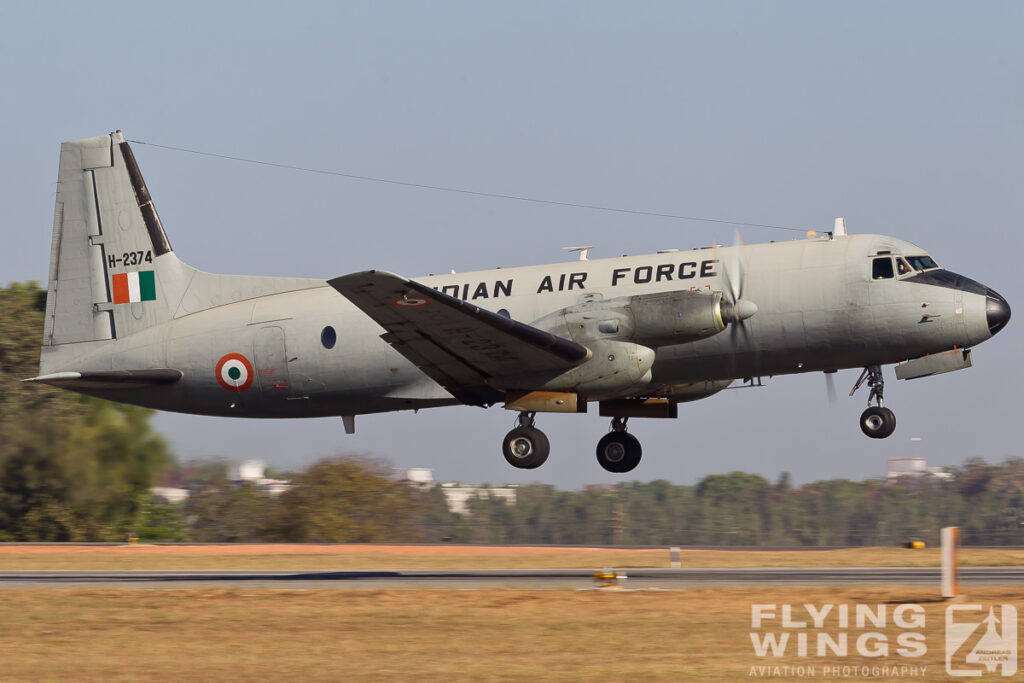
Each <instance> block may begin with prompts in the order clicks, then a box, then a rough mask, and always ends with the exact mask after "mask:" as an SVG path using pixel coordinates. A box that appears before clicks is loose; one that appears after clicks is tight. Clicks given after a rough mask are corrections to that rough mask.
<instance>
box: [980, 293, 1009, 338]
mask: <svg viewBox="0 0 1024 683" xmlns="http://www.w3.org/2000/svg"><path fill="white" fill-rule="evenodd" d="M985 317H986V318H987V319H988V331H989V332H990V333H991V334H995V333H996V332H998V331H999V330H1001V329H1003V328H1004V327H1006V323H1008V322H1010V304H1008V303H1006V299H1004V298H1003V297H1001V296H999V295H998V294H996V293H995V292H993V291H992V290H991V289H990V290H989V292H988V297H987V298H986V299H985Z"/></svg>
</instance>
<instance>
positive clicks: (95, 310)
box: [41, 132, 195, 365]
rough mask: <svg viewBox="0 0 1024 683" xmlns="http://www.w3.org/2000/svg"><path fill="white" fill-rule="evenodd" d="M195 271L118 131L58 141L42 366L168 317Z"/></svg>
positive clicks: (157, 322)
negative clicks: (179, 254)
mask: <svg viewBox="0 0 1024 683" xmlns="http://www.w3.org/2000/svg"><path fill="white" fill-rule="evenodd" d="M194 273H195V271H194V270H193V269H191V268H189V267H188V266H185V265H184V264H183V263H181V262H180V261H179V260H178V259H177V258H176V257H175V256H174V252H173V251H172V250H171V245H170V242H169V241H168V239H167V235H166V234H165V233H164V229H163V226H162V225H161V223H160V217H159V216H158V215H157V213H156V208H155V207H154V206H153V201H152V198H151V197H150V196H149V190H148V189H147V188H146V183H145V181H144V180H143V179H142V174H141V173H140V172H139V168H138V165H137V164H136V163H135V157H134V155H133V154H132V150H131V148H130V147H129V146H128V143H127V142H126V141H125V139H124V137H122V135H121V133H120V132H117V133H111V134H110V135H101V136H99V137H94V138H85V139H83V140H75V141H72V142H65V143H63V144H62V145H61V149H60V170H59V172H58V176H57V201H56V204H55V207H54V212H53V242H52V246H51V251H50V282H49V288H48V291H47V297H46V325H45V328H44V332H43V358H42V363H41V364H42V365H45V364H46V360H47V355H48V354H47V352H48V351H50V352H57V351H60V353H55V355H59V356H61V357H67V356H68V355H78V353H81V352H84V351H87V350H88V348H91V347H93V346H94V345H95V342H103V341H107V340H111V339H116V338H118V337H124V336H127V335H129V334H132V333H134V332H138V331H140V330H143V329H145V328H147V327H151V326H153V325H158V324H160V323H162V322H165V321H167V320H170V319H171V318H172V317H173V314H174V310H175V308H176V307H177V305H178V302H179V301H180V300H181V297H182V295H183V293H184V291H185V289H186V287H187V286H188V283H189V281H190V279H191V277H192V275H193V274H194ZM66 345H81V346H77V347H67V346H66ZM58 347H64V348H61V349H58ZM87 347H88V348H87Z"/></svg>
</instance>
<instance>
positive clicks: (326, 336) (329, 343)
mask: <svg viewBox="0 0 1024 683" xmlns="http://www.w3.org/2000/svg"><path fill="white" fill-rule="evenodd" d="M320 343H321V344H323V345H324V348H325V349H333V348H334V345H335V344H337V343H338V333H337V332H335V331H334V328H333V327H331V326H330V325H328V326H327V327H325V328H324V329H323V331H322V332H321V333H320Z"/></svg>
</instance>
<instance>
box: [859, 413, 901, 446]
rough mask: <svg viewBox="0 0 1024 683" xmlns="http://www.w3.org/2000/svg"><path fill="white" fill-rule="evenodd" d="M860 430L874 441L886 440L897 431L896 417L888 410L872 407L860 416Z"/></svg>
mask: <svg viewBox="0 0 1024 683" xmlns="http://www.w3.org/2000/svg"><path fill="white" fill-rule="evenodd" d="M860 430H861V431H862V432H864V433H865V434H866V435H867V436H870V437H871V438H872V439H884V438H886V437H889V436H892V433H893V432H894V431H896V415H895V413H893V412H892V411H891V410H889V409H888V408H883V407H879V406H872V407H870V408H868V409H867V410H865V411H864V412H863V413H861V415H860Z"/></svg>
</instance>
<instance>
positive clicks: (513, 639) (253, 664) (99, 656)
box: [0, 588, 1024, 681]
mask: <svg viewBox="0 0 1024 683" xmlns="http://www.w3.org/2000/svg"><path fill="white" fill-rule="evenodd" d="M934 597H935V595H934V591H929V590H926V589H919V588H851V589H801V588H786V589H760V588H757V589H727V590H687V591H637V592H596V591H588V592H580V591H562V590H554V591H552V590H548V591H539V592H532V591H526V590H516V591H507V590H481V591H456V590H444V591H438V590H387V591H353V590H346V591H331V590H315V591H294V590H287V591H286V590H219V589H216V590H215V589H197V590H119V589H110V590H34V589H33V590H8V591H4V592H3V593H2V600H3V618H2V626H0V652H2V653H3V655H2V663H0V678H2V679H4V680H26V681H28V680H32V681H38V680H52V681H66V680H76V681H100V680H102V681H112V680H113V681H127V680H209V681H213V680H217V681H264V680H310V681H338V680H358V681H362V680H368V681H378V680H379V681H390V680H413V679H414V680H426V681H441V680H444V681H455V680H458V681H474V680H478V681H483V680H617V681H626V680H629V681H633V680H701V681H738V680H750V677H749V675H748V674H749V672H750V668H751V667H752V666H758V665H764V664H766V663H770V664H773V665H776V664H777V665H780V666H781V665H784V664H798V663H803V664H817V665H818V666H819V670H818V675H817V677H816V678H815V680H834V678H830V677H827V676H823V675H822V670H821V669H820V667H821V666H822V665H824V664H833V665H835V664H851V665H852V664H858V665H859V664H868V665H871V664H890V665H891V664H898V663H904V664H907V663H911V664H914V665H917V666H923V667H927V674H926V675H925V676H923V677H918V678H915V679H914V680H927V681H933V680H947V679H946V676H945V672H944V664H943V648H942V636H941V634H942V627H943V616H942V615H943V610H944V605H943V604H941V603H939V602H934V601H933V600H934ZM971 597H972V599H977V600H980V601H984V602H990V603H1003V602H1015V603H1020V601H1021V599H1022V598H1024V595H1022V593H1021V590H1020V589H1010V588H979V589H976V590H974V591H972V596H971ZM930 601H931V602H930ZM804 602H812V603H815V604H822V603H844V602H845V603H868V604H872V605H874V604H877V603H883V602H922V603H923V604H924V607H925V608H926V610H927V626H926V628H925V629H924V632H925V633H926V637H927V644H928V653H927V655H926V656H924V657H923V658H920V659H916V660H905V659H904V660H899V659H898V658H896V657H895V656H891V657H887V658H882V659H881V660H867V659H864V658H860V657H857V656H851V657H849V658H846V659H836V658H831V659H826V660H817V661H814V660H813V659H811V660H808V659H804V660H798V659H796V658H793V659H779V660H774V659H772V660H765V659H759V658H757V657H756V656H755V655H754V653H753V649H752V646H751V643H750V637H749V633H750V630H751V628H750V610H751V604H753V603H796V604H800V603H804ZM887 633H888V635H890V637H893V638H894V636H895V632H893V631H892V630H887ZM790 680H792V679H790ZM844 680H850V679H844ZM870 680H889V679H887V678H885V677H879V678H872V679H870Z"/></svg>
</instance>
